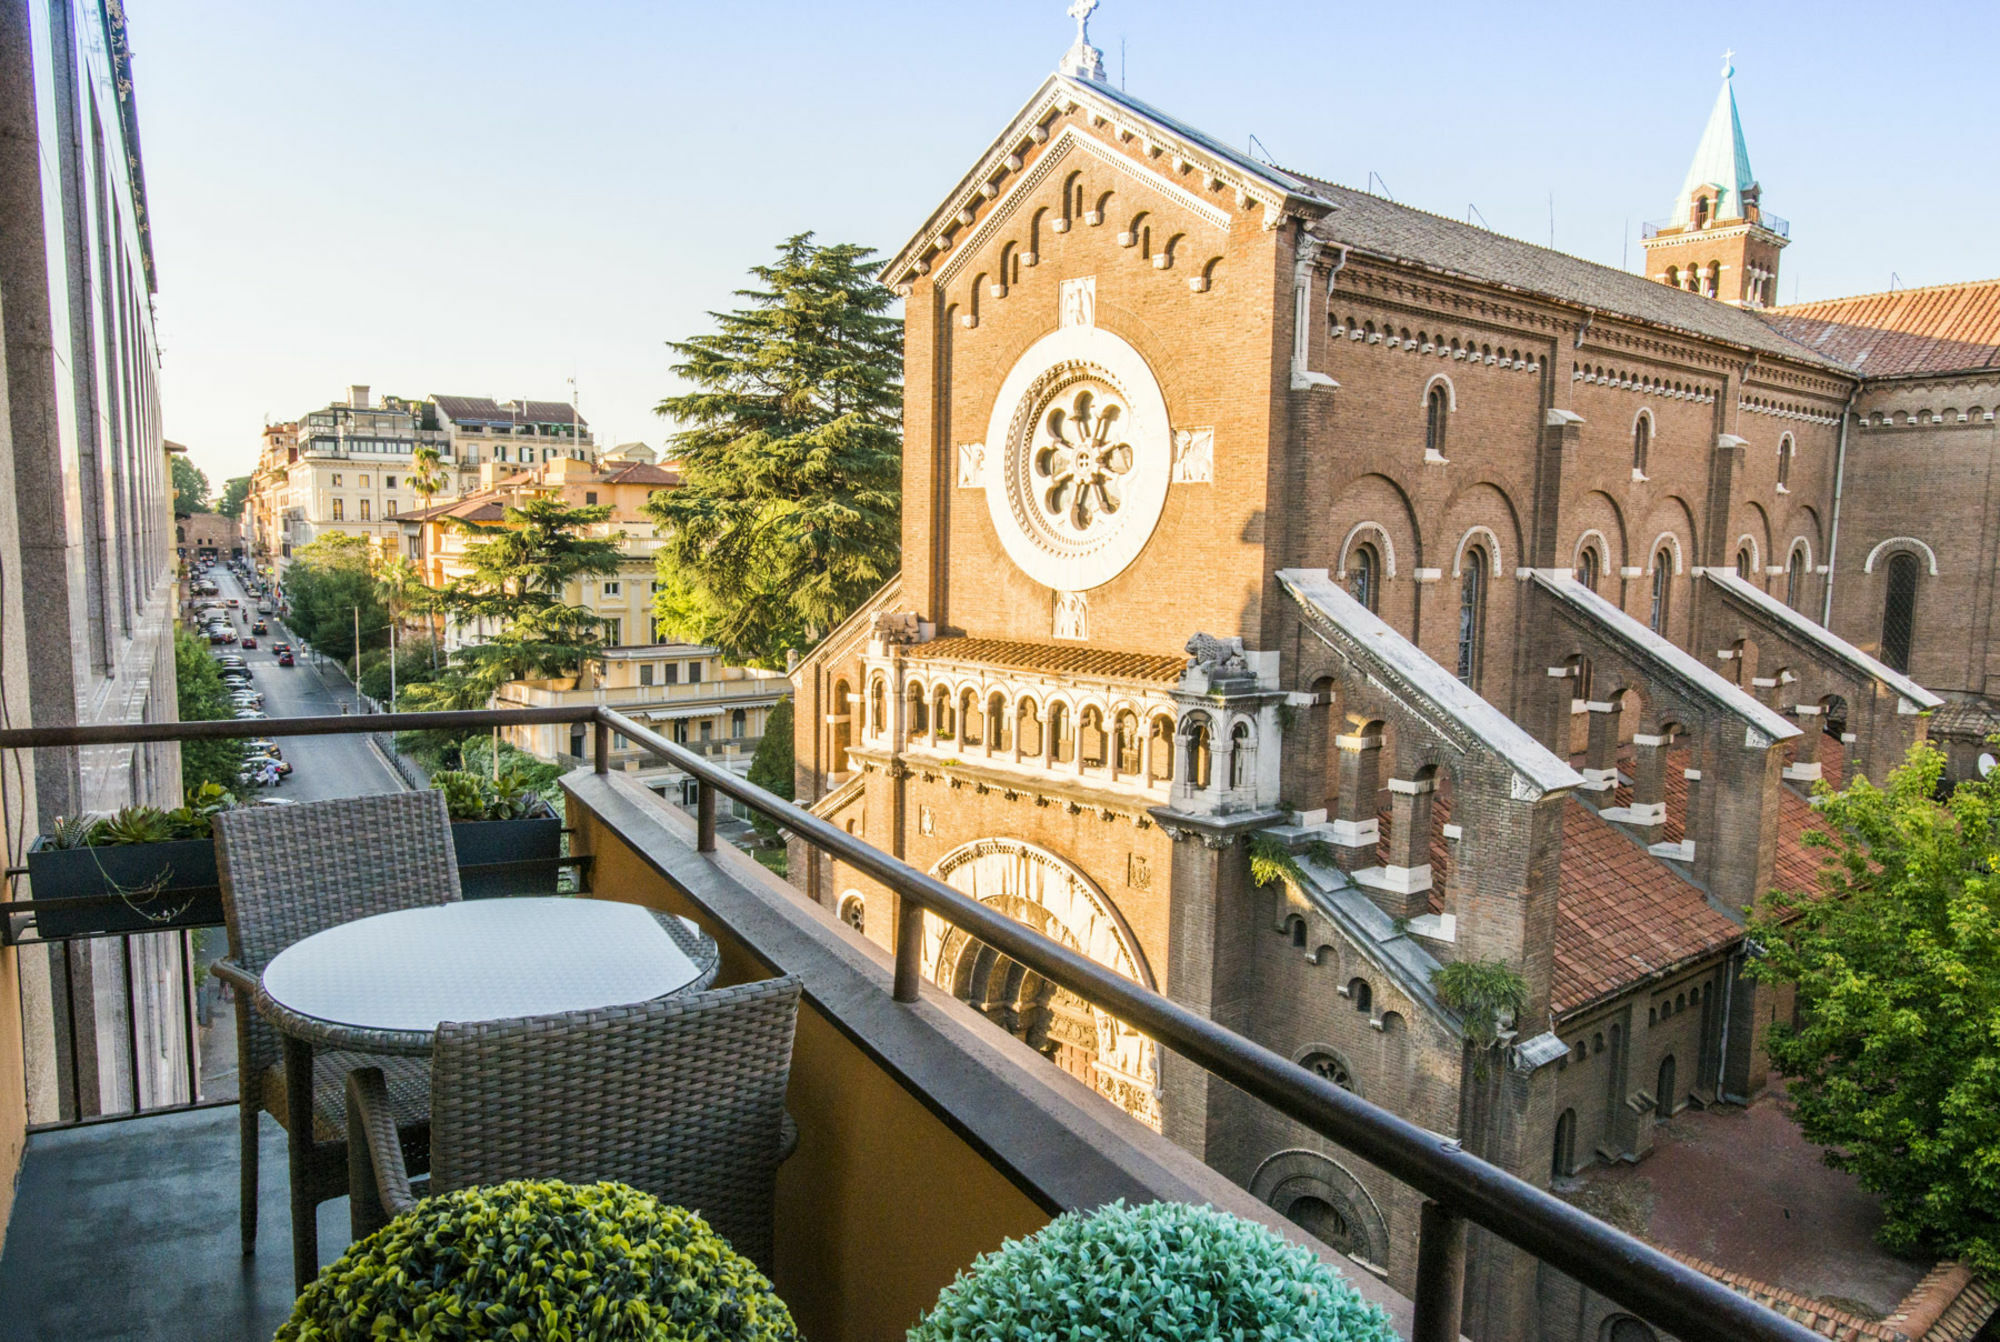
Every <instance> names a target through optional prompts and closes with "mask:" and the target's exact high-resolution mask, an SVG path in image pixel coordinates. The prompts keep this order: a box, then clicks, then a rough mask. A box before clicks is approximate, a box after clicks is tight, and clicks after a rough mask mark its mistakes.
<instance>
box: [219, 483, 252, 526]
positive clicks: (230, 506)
mask: <svg viewBox="0 0 2000 1342" xmlns="http://www.w3.org/2000/svg"><path fill="white" fill-rule="evenodd" d="M249 497H250V477H249V476H247V475H232V476H230V477H229V478H228V479H227V480H224V481H223V482H222V499H221V501H220V502H218V503H217V504H216V505H215V511H217V512H219V513H221V514H222V515H223V516H224V517H241V516H243V504H244V501H245V500H246V499H248V498H249Z"/></svg>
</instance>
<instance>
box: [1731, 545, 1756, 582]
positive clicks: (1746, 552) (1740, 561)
mask: <svg viewBox="0 0 2000 1342" xmlns="http://www.w3.org/2000/svg"><path fill="white" fill-rule="evenodd" d="M1756 572H1757V561H1756V560H1755V559H1753V558H1751V555H1750V547H1749V546H1747V545H1746V546H1744V547H1743V548H1742V549H1740V550H1738V551H1737V552H1736V576H1737V577H1739V578H1741V579H1743V580H1744V581H1745V582H1748V581H1749V580H1750V579H1751V578H1752V577H1754V576H1755V575H1756Z"/></svg>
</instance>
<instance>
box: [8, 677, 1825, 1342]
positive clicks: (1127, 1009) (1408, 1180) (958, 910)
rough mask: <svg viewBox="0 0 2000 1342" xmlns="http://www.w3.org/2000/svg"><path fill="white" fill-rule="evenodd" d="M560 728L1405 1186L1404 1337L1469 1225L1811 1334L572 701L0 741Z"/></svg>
mask: <svg viewBox="0 0 2000 1342" xmlns="http://www.w3.org/2000/svg"><path fill="white" fill-rule="evenodd" d="M569 722H583V723H588V724H589V725H590V728H591V731H592V759H593V764H594V767H595V769H596V771H597V772H598V773H600V774H602V773H608V772H609V771H610V755H611V735H612V733H613V732H618V733H620V734H622V735H624V736H625V737H626V739H627V740H629V741H631V742H633V743H635V744H637V745H638V746H639V747H640V748H642V749H644V750H645V751H647V752H648V753H650V754H652V755H655V756H658V757H659V758H661V759H663V760H665V761H667V762H668V763H670V764H672V765H673V766H674V767H675V768H677V769H679V770H680V771H681V772H683V773H685V774H688V775H690V776H691V777H693V778H694V779H695V780H696V781H697V783H698V785H699V787H698V796H697V803H696V808H695V832H696V847H697V849H698V850H699V851H701V852H713V851H715V846H716V833H715V821H716V802H715V799H716V796H717V794H718V793H719V794H721V795H724V796H727V797H730V798H732V799H734V800H735V801H737V802H739V803H741V804H742V805H743V806H744V807H745V808H746V809H748V810H750V811H752V812H755V813H757V814H759V815H762V816H764V817H765V818H766V819H768V820H770V821H772V822H773V823H774V824H776V825H778V826H779V827H780V828H781V829H784V830H787V831H790V832H791V833H793V834H796V835H798V836H799V837H800V838H801V839H803V840H805V841H806V842H807V843H810V844H812V845H813V846H814V847H816V848H818V849H819V850H820V851H822V852H824V853H827V854H830V855H832V856H834V857H836V858H838V859H840V860H841V861H843V862H845V863H847V864H849V865H850V866H852V867H854V868H855V869H856V870H857V871H861V872H864V873H866V874H867V875H869V876H871V877H873V878H874V879H876V880H878V881H880V882H881V883H882V884H883V885H884V886H885V887H886V888H887V889H889V890H890V891H892V892H893V893H894V894H895V895H896V896H897V899H898V901H899V903H900V904H901V906H902V908H903V909H904V910H922V911H925V912H929V913H932V914H935V915H937V916H938V917H939V918H941V919H943V920H944V921H946V922H948V923H951V924H953V925H955V926H957V927H958V928H960V929H962V930H963V931H965V932H966V933H968V934H970V935H972V936H975V937H977V938H979V939H980V940H982V941H984V942H986V943H987V944H988V945H990V946H992V947H993V948H994V949H995V950H998V951H1000V952H1001V953H1003V954H1006V955H1008V956H1011V957H1012V958H1014V959H1015V960H1017V961H1019V962H1020V963H1021V965H1022V966H1024V967H1025V968H1027V969H1029V970H1031V971H1033V972H1035V973H1038V974H1041V975H1042V976H1044V977H1045V978H1047V979H1049V980H1050V981H1051V982H1052V983H1054V984H1055V985H1057V986H1058V987H1061V988H1063V989H1065V990H1066V991H1068V992H1072V993H1074V994H1076V995H1077V996H1078V997H1080V998H1082V999H1084V1000H1085V1001H1087V1002H1089V1003H1090V1004H1091V1005H1093V1006H1096V1007H1098V1008H1099V1009H1101V1010H1103V1011H1106V1012H1109V1013H1110V1014H1112V1015H1114V1016H1117V1017H1118V1018H1120V1019H1122V1020H1124V1021H1126V1022H1128V1023H1129V1024H1131V1025H1133V1026H1134V1027H1136V1028H1138V1029H1140V1030H1142V1031H1144V1032H1145V1033H1146V1034H1148V1035H1150V1036H1151V1037H1152V1038H1153V1039H1154V1040H1155V1041H1156V1042H1158V1043H1159V1044H1160V1045H1161V1046H1162V1047H1164V1048H1168V1049H1171V1050H1172V1051H1174V1052H1175V1053H1176V1054H1178V1055H1180V1056H1181V1057H1182V1058H1185V1059H1187V1060H1189V1061H1191V1062H1193V1063H1196V1064H1197V1065H1199V1066H1201V1067H1203V1068H1204V1069H1206V1070H1207V1071H1208V1072H1210V1073H1211V1074H1212V1075H1214V1076H1217V1077H1220V1078H1221V1079H1223V1080H1225V1081H1227V1082H1229V1083H1230V1084H1232V1085H1234V1086H1236V1087H1237V1088H1238V1089H1240V1090H1242V1091H1244V1092H1245V1093H1247V1094H1249V1095H1251V1096H1253V1097H1254V1098H1256V1099H1258V1100H1260V1101H1262V1102H1263V1103H1265V1104H1268V1105H1270V1106H1271V1107H1272V1108H1274V1109H1276V1110H1277V1111H1278V1112H1280V1113H1282V1114H1284V1115H1286V1116H1287V1117H1289V1118H1292V1119H1294V1120H1296V1121H1297V1122H1299V1123H1301V1124H1303V1125H1305V1126H1306V1127H1307V1128H1310V1129H1311V1130H1312V1131H1314V1132H1316V1133H1318V1134H1319V1135H1321V1136H1322V1137H1324V1138H1326V1139H1327V1140H1329V1141H1332V1142H1334V1143H1336V1144H1337V1145H1339V1146H1340V1147H1342V1148H1343V1149H1345V1150H1347V1151H1349V1152H1351V1153H1353V1154H1354V1155H1356V1156H1358V1157H1360V1158H1361V1159H1363V1160H1366V1161H1368V1162H1369V1163H1371V1164H1373V1165H1375V1166H1377V1167H1378V1168H1380V1169H1382V1170H1383V1171H1385V1172H1386V1173H1388V1174H1389V1175H1391V1176H1393V1177H1394V1178H1396V1179H1399V1180H1401V1181H1402V1182H1403V1183H1405V1184H1407V1185H1409V1186H1410V1187H1411V1188H1412V1189H1414V1190H1416V1191H1417V1192H1418V1193H1419V1194H1421V1195H1422V1197H1423V1198H1424V1199H1425V1201H1424V1203H1423V1206H1422V1212H1421V1216H1420V1224H1419V1232H1420V1239H1419V1243H1418V1255H1417V1275H1416V1291H1415V1305H1416V1315H1415V1326H1414V1329H1413V1332H1412V1339H1413V1342H1458V1339H1459V1337H1460V1317H1461V1305H1462V1301H1463V1296H1464V1279H1465V1262H1466V1230H1467V1227H1468V1226H1471V1225H1477V1226H1480V1227H1481V1228H1483V1229H1485V1230H1487V1231H1489V1232H1490V1233H1492V1234H1493V1235H1495V1236H1497V1237H1498V1238H1500V1239H1502V1240H1504V1241H1506V1242H1507V1243H1509V1244H1511V1245H1513V1246H1514V1247H1516V1248H1518V1249H1520V1250H1522V1251H1524V1252H1526V1253H1528V1254H1530V1255H1532V1256H1533V1257H1535V1258H1537V1259H1539V1260H1541V1261H1542V1262H1544V1263H1547V1264H1549V1265H1550V1266H1552V1267H1554V1268H1556V1269H1558V1270H1560V1271H1562V1272H1564V1273H1566V1274H1567V1275H1569V1276H1570V1277H1572V1278H1573V1279H1575V1280H1576V1281H1577V1282H1579V1283H1581V1284H1582V1285H1583V1286H1585V1287H1587V1288H1589V1289H1590V1290H1593V1291H1596V1292H1597V1293H1599V1294H1600V1295H1602V1296H1604V1297H1605V1298H1607V1299H1609V1300H1611V1301H1613V1302H1614V1303H1616V1304H1617V1305H1619V1306H1621V1307H1623V1308H1624V1309H1627V1310H1629V1311H1631V1312H1632V1313H1633V1314H1635V1315H1637V1316H1638V1317H1640V1318H1642V1319H1644V1320H1646V1321H1647V1322H1648V1323H1650V1324H1652V1325H1653V1326H1655V1327H1657V1328H1661V1329H1664V1330H1666V1331H1668V1332H1671V1333H1673V1334H1674V1335H1676V1336H1677V1337H1679V1338H1681V1339H1683V1342H1813V1340H1815V1339H1819V1334H1817V1333H1815V1332H1813V1331H1812V1330H1811V1329H1809V1328H1806V1327H1804V1326H1803V1325H1801V1324H1799V1323H1797V1322H1794V1321H1793V1320H1791V1319H1788V1318H1785V1317H1783V1316H1782V1315H1779V1314H1777V1313H1774V1312H1773V1311H1771V1310H1769V1309H1767V1308H1765V1307H1764V1306H1762V1305H1760V1304H1758V1303H1756V1302H1755V1301H1752V1300H1750V1299H1749V1298H1747V1297H1745V1296H1742V1295H1739V1294H1737V1293H1736V1292H1735V1291H1732V1290H1730V1289H1729V1288H1728V1287H1727V1286H1724V1285H1723V1284H1722V1283H1720V1282H1718V1281H1715V1280H1714V1279H1712V1278H1710V1277H1707V1276H1705V1275H1703V1274H1702V1273H1700V1272H1697V1271H1695V1270H1694V1269H1693V1268H1691V1267H1688V1266H1686V1265H1684V1264H1682V1263H1680V1262H1678V1261H1676V1260H1674V1259H1673V1258H1670V1257H1668V1256H1667V1255H1666V1254H1664V1253H1661V1252H1660V1251H1659V1250H1657V1249H1654V1248H1652V1247H1651V1246H1649V1245H1647V1244H1644V1243H1642V1242H1641V1241H1639V1240H1636V1239H1634V1238H1632V1237H1631V1236H1629V1235H1626V1234H1624V1233H1623V1232H1621V1231H1619V1230H1616V1229H1614V1228H1612V1227H1611V1226H1609V1225H1606V1224H1605V1223H1604V1222H1602V1221H1599V1220H1597V1219H1596V1218H1595V1217H1592V1216H1590V1215H1589V1214H1588V1213H1586V1212H1583V1211H1581V1210H1579V1209H1577V1208H1575V1207H1572V1206H1571V1205H1569V1204H1568V1203H1566V1202H1564V1201H1562V1200H1561V1199H1559V1198H1557V1197H1555V1196H1553V1195H1552V1194H1550V1193H1548V1192H1546V1191H1544V1190H1543V1189H1540V1188H1537V1187H1535V1186H1534V1185H1532V1184H1530V1183H1528V1182H1526V1181H1525V1180H1522V1179H1519V1178H1516V1177H1515V1176H1513V1175H1511V1174H1508V1173H1507V1172H1506V1171H1504V1170H1502V1169H1500V1168H1498V1167H1497V1166H1494V1165H1491V1164H1489V1163H1487V1162H1486V1161H1484V1160H1481V1159H1480V1158H1478V1157H1477V1156H1474V1155H1472V1154H1470V1153H1468V1152H1466V1151H1464V1150H1462V1149H1461V1148H1460V1147H1459V1145H1458V1143H1457V1142H1455V1141H1452V1140H1449V1139H1445V1138H1441V1137H1439V1136H1438V1135H1437V1134H1436V1133H1433V1132H1430V1131H1427V1130H1426V1129H1424V1128H1420V1127H1418V1126H1417V1125H1416V1124H1414V1123H1411V1122H1409V1121H1407V1120H1405V1119H1403V1118H1401V1117H1399V1116H1397V1115H1396V1114H1393V1113H1390V1112H1389V1111H1388V1110H1386V1109H1382V1108H1379V1107H1377V1106H1376V1105H1373V1104H1370V1103H1369V1102H1368V1101H1366V1100H1363V1099H1361V1098H1360V1097H1359V1096H1357V1095H1354V1094H1353V1093H1351V1092H1349V1091H1347V1090H1344V1089H1342V1088H1341V1087H1339V1086H1337V1085H1335V1084H1334V1083H1333V1082H1331V1081H1329V1080H1327V1079H1325V1078H1323V1077H1320V1076H1318V1075H1317V1074H1315V1073H1313V1072H1311V1071H1308V1070H1307V1069H1305V1068H1303V1067H1300V1066H1298V1065H1296V1064H1294V1063H1292V1062H1291V1061H1290V1060H1288V1059H1286V1058H1285V1057H1283V1056H1282V1055H1280V1054H1278V1053H1275V1052H1273V1051H1272V1050H1270V1049H1268V1048H1266V1047H1264V1046H1263V1045H1262V1044H1259V1043H1256V1042H1255V1041H1253V1040H1251V1039H1248V1038H1245V1037H1244V1036H1242V1035H1240V1034H1237V1033H1235V1032H1234V1031H1232V1030H1230V1029H1228V1028H1226V1027H1224V1026H1221V1025H1218V1024H1216V1023H1215V1022H1214V1021H1211V1020H1209V1019H1207V1018H1206V1017H1203V1016H1201V1015H1198V1014H1196V1013H1195V1012H1193V1011H1190V1010H1188V1009H1187V1008H1186V1007H1183V1006H1181V1005H1179V1004H1178V1003H1175V1002H1172V1001H1169V1000H1168V999H1167V998H1165V997H1162V996H1160V995H1159V994H1158V993H1155V992H1152V991H1150V990H1148V989H1146V988H1143V987H1141V986H1140V985H1138V984H1137V983H1134V982H1132V981H1131V980H1129V979H1125V978H1122V977H1120V976H1119V975H1117V974H1116V973H1114V972H1112V971H1111V970H1109V969H1107V968H1105V967H1104V966H1102V965H1099V964H1097V963H1096V962H1094V961H1092V960H1088V959H1086V958H1084V957H1083V956H1081V955H1079V954H1077V953H1076V952H1074V951H1071V950H1069V949H1067V948H1065V947H1064V946H1062V945H1060V944H1058V943H1057V942H1054V941H1051V940H1049V939H1048V938H1046V937H1044V936H1042V935H1040V934H1039V933H1037V932H1034V931H1032V930H1030V929H1029V928H1028V927H1027V926H1026V925H1024V924H1022V923H1018V922H1015V921H1014V920H1013V919H1011V918H1008V917H1007V916H1006V915H1004V914H1002V913H999V912H997V911H996V910H994V909H992V908H990V907H988V906H987V905H984V904H981V903H979V902H978V901H976V900H973V899H970V898H968V897H967V896H965V895H963V894H961V893H960V892H958V891H957V890H954V889H952V888H951V887H950V886H948V885H946V884H944V883H943V882H942V881H939V880H938V879H936V878H935V877H932V876H928V875H926V874H924V873H923V872H920V871H918V870H917V869H916V868H914V867H911V866H909V865H907V864H906V863H904V862H902V861H900V860H898V859H896V858H894V857H891V856H890V855H889V854H887V853H885V852H882V851H881V850H880V849H877V848H874V847H872V846H870V845H869V844H867V843H865V842H863V841H862V840H860V839H857V838H856V837H855V836H853V835H851V834H848V833H847V832H846V831H844V830H842V829H841V828H839V827H838V826H836V825H834V824H833V823H832V822H830V821H828V820H825V819H822V818H821V817H819V816H816V815H814V814H812V813H811V812H810V811H808V810H806V809H804V808H802V807H799V806H795V805H793V804H792V803H790V802H788V801H785V800H784V799H783V798H780V797H777V796H775V795H773V794H772V793H769V792H766V791H765V790H764V789H762V788H760V787H757V786H756V785H755V784H752V783H750V782H748V781H747V780H745V779H743V778H739V777H738V776H736V775H735V774H734V773H731V772H730V771H729V770H728V769H726V768H723V767H722V766H720V765H718V764H716V763H714V762H712V761H710V760H708V759H707V758H705V757H703V756H702V755H701V754H699V753H697V752H695V751H692V750H689V749H687V748H685V747H683V746H679V745H676V744H674V743H673V742H672V741H669V740H667V739H666V738H665V737H662V736H660V735H659V734H658V733H656V732H654V731H652V730H651V729H650V728H648V727H646V726H645V725H643V724H642V723H639V722H635V721H633V720H632V719H631V718H628V717H626V716H625V715H623V714H621V713H617V712H614V711H612V710H609V709H603V708H598V707H596V706H594V705H582V706H575V707H570V706H565V707H558V708H543V709H523V710H515V711H502V710H492V709H486V710H475V711H468V712H458V713H396V714H384V715H379V716H370V717H365V718H356V717H351V716H350V717H317V718H270V719H265V720H260V721H256V722H250V723H243V722H233V721H232V722H177V723H144V724H121V725H117V726H105V727H30V728H22V729H16V730H11V731H0V750H5V749H24V748H34V747H70V746H83V745H108V744H123V743H130V742H142V741H185V740H196V739H211V738H217V737H238V736H325V735H340V734H345V733H351V732H360V731H383V730H388V731H424V730H453V729H466V730H486V729H490V728H492V727H495V726H500V727H505V726H508V725H522V726H529V725H536V724H543V723H569ZM922 953H923V919H922V918H920V917H901V918H899V920H898V927H897V935H896V952H895V977H894V987H893V992H894V996H895V999H896V1000H897V1001H899V1002H914V1001H916V1000H917V997H918V994H919V990H920V985H921V983H922V969H921V960H922ZM1819 1342H1823V1339H1819Z"/></svg>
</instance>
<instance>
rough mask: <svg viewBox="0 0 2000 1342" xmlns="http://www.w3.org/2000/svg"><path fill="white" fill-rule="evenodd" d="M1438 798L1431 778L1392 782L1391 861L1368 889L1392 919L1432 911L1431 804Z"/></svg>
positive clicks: (1435, 785)
mask: <svg viewBox="0 0 2000 1342" xmlns="http://www.w3.org/2000/svg"><path fill="white" fill-rule="evenodd" d="M1436 796H1437V784H1436V782H1434V781H1433V780H1431V779H1428V778H1417V779H1409V778H1392V779H1390V780H1389V860H1388V861H1387V862H1386V863H1384V864H1383V865H1382V867H1381V868H1380V873H1379V876H1378V877H1377V878H1376V879H1373V880H1371V881H1370V882H1369V884H1368V887H1367V888H1368V893H1369V895H1370V896H1371V897H1372V898H1373V899H1374V900H1375V902H1376V904H1378V905H1380V906H1381V908H1382V911H1383V912H1384V913H1386V914H1388V915H1389V916H1390V917H1391V918H1414V917H1416V916H1417V915H1419V914H1422V913H1428V912H1429V911H1430V889H1431V801H1432V799H1433V798H1434V797H1436Z"/></svg>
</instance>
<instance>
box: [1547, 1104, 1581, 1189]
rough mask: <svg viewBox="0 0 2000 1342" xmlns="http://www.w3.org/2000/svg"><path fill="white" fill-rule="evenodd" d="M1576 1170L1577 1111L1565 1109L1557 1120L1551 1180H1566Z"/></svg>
mask: <svg viewBox="0 0 2000 1342" xmlns="http://www.w3.org/2000/svg"><path fill="white" fill-rule="evenodd" d="M1575 1169H1576V1110H1574V1109H1565V1110H1563V1112H1562V1117H1561V1118H1558V1119H1557V1120H1556V1146H1555V1151H1554V1152H1553V1153H1552V1158H1551V1160H1550V1161H1549V1178H1550V1179H1551V1180H1552V1181H1553V1180H1556V1179H1566V1178H1568V1177H1569V1175H1570V1173H1571V1171H1573V1170H1575Z"/></svg>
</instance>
